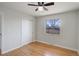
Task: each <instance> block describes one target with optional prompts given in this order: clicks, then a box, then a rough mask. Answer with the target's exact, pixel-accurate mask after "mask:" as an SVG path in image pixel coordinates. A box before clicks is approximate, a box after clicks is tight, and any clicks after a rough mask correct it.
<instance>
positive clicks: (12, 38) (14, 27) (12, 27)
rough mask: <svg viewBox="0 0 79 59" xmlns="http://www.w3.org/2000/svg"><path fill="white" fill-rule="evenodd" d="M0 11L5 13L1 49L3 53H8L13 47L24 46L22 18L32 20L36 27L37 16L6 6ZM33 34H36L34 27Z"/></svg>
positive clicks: (0, 8)
mask: <svg viewBox="0 0 79 59" xmlns="http://www.w3.org/2000/svg"><path fill="white" fill-rule="evenodd" d="M0 12H1V13H3V19H2V41H1V42H2V46H1V50H2V53H6V52H8V51H11V50H13V49H16V48H18V47H20V46H22V44H23V43H21V41H22V20H23V19H24V18H25V19H26V20H32V22H33V27H34V20H35V18H34V17H32V16H30V15H27V14H25V13H21V12H19V11H15V10H13V9H9V8H6V7H0ZM33 34H34V29H33ZM33 37H34V35H33ZM27 40H29V39H27ZM31 41H32V39H31ZM29 42H30V40H29ZM26 44H27V43H26Z"/></svg>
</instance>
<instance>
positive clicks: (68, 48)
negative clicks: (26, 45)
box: [37, 40, 78, 51]
mask: <svg viewBox="0 0 79 59" xmlns="http://www.w3.org/2000/svg"><path fill="white" fill-rule="evenodd" d="M37 42H42V43H45V44H48V45H53V46H58V47H61V48H65V49H69V50H72V51H78V50H77V49H73V48H68V47H64V46H61V45H58V44H50V43H48V42H44V41H39V40H37Z"/></svg>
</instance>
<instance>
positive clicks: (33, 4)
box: [28, 4, 38, 6]
mask: <svg viewBox="0 0 79 59" xmlns="http://www.w3.org/2000/svg"><path fill="white" fill-rule="evenodd" d="M28 5H29V6H38V5H35V4H28Z"/></svg>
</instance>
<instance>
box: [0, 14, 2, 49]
mask: <svg viewBox="0 0 79 59" xmlns="http://www.w3.org/2000/svg"><path fill="white" fill-rule="evenodd" d="M1 18H2V17H1V15H0V34H1ZM0 49H1V35H0Z"/></svg>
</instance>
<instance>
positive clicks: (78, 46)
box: [77, 11, 79, 52]
mask: <svg viewBox="0 0 79 59" xmlns="http://www.w3.org/2000/svg"><path fill="white" fill-rule="evenodd" d="M77 16H78V17H77V26H78V27H77V31H78V32H77V36H78V40H77V48H78V52H79V11H78V12H77Z"/></svg>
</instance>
